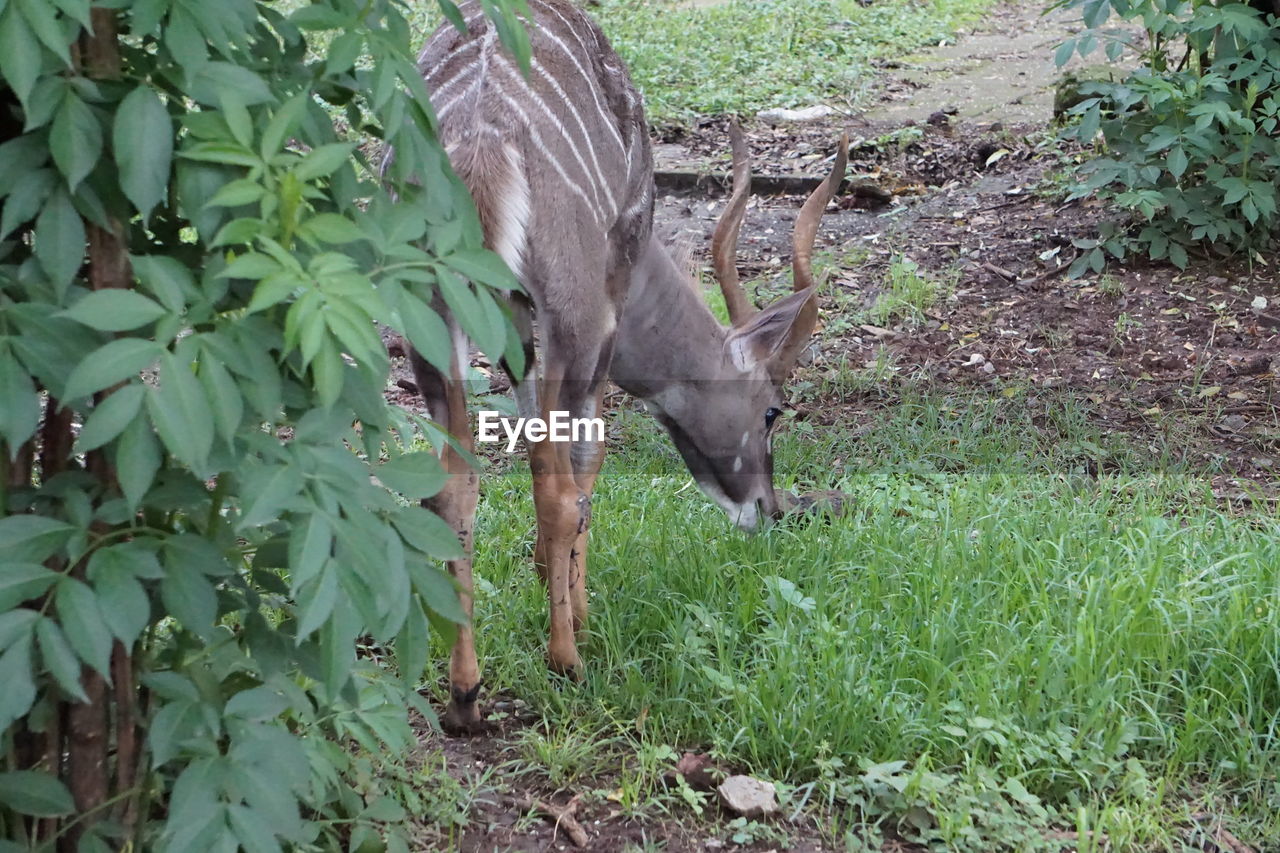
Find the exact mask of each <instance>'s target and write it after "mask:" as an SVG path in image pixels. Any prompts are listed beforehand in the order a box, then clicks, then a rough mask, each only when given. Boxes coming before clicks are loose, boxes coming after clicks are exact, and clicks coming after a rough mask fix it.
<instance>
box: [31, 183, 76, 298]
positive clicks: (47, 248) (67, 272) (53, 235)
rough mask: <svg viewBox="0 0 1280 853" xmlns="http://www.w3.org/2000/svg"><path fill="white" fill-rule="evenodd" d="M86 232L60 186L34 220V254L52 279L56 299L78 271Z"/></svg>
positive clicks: (68, 197)
mask: <svg viewBox="0 0 1280 853" xmlns="http://www.w3.org/2000/svg"><path fill="white" fill-rule="evenodd" d="M84 246H85V234H84V223H83V222H82V221H80V214H79V213H77V212H76V209H75V206H74V205H73V204H72V203H71V197H70V196H69V195H67V192H66V190H64V189H62V188H59V189H58V190H57V191H56V192H55V193H54V194H53V195H52V196H50V197H49V201H48V202H46V203H45V206H44V210H43V211H41V212H40V218H39V219H37V220H36V258H37V259H38V260H39V261H40V266H41V267H42V268H43V269H44V271H45V274H46V275H48V276H49V280H50V281H51V282H52V283H53V286H54V289H55V290H56V291H57V293H58V297H59V299H61V298H62V295H63V294H64V293H66V291H67V285H69V284H71V280H72V279H73V278H75V276H76V273H77V272H79V271H80V264H81V262H82V261H83V260H84Z"/></svg>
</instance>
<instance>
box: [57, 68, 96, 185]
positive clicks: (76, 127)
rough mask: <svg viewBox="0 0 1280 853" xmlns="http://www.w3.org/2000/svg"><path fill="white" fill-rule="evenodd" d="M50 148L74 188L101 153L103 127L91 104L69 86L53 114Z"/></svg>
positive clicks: (68, 183) (61, 170)
mask: <svg viewBox="0 0 1280 853" xmlns="http://www.w3.org/2000/svg"><path fill="white" fill-rule="evenodd" d="M49 151H50V153H52V154H53V162H54V163H55V164H57V166H58V171H60V172H62V174H63V175H64V176H65V177H66V179H67V186H68V187H70V188H71V189H72V190H74V189H75V188H76V187H77V186H79V184H80V182H81V181H83V180H84V179H85V177H86V176H88V174H89V172H90V171H92V170H93V167H94V165H95V164H96V163H97V162H98V160H99V159H100V158H101V157H102V128H101V126H99V124H98V117H97V116H95V115H94V114H93V110H91V109H89V105H88V104H86V103H85V102H84V101H82V100H80V98H79V97H78V96H77V95H76V93H75V90H74V89H71V88H68V89H67V93H66V95H65V97H64V98H63V99H62V106H61V107H59V108H58V112H57V114H56V115H55V116H54V117H53V127H52V128H51V129H50V134H49Z"/></svg>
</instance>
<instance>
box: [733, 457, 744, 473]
mask: <svg viewBox="0 0 1280 853" xmlns="http://www.w3.org/2000/svg"><path fill="white" fill-rule="evenodd" d="M741 470H742V457H741V456H735V457H733V473H735V474H736V473H738V472H739V471H741Z"/></svg>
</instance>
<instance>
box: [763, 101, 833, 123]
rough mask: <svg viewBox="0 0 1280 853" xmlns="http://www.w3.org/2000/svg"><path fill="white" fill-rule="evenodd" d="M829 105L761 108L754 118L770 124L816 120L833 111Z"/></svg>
mask: <svg viewBox="0 0 1280 853" xmlns="http://www.w3.org/2000/svg"><path fill="white" fill-rule="evenodd" d="M834 112H835V110H833V109H832V108H831V107H828V106H826V105H825V104H818V105H816V106H812V107H805V108H804V109H800V110H788V109H781V108H780V109H773V110H761V111H760V112H758V113H756V118H758V119H760V120H761V121H767V122H769V123H770V124H783V123H785V122H804V121H817V120H818V119H820V118H826V117H827V116H829V115H831V114H832V113H834Z"/></svg>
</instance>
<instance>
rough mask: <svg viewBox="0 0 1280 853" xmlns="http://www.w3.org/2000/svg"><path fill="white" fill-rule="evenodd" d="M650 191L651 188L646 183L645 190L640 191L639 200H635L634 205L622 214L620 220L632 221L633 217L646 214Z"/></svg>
mask: <svg viewBox="0 0 1280 853" xmlns="http://www.w3.org/2000/svg"><path fill="white" fill-rule="evenodd" d="M650 189H651V188H650V186H649V184H648V183H647V182H646V183H645V185H644V189H643V190H641V191H640V196H639V198H637V199H636V200H635V203H634V204H632V205H631V206H630V207H628V208H627V209H626V210H624V211H623V212H622V216H620V217H619V219H630V218H631V217H633V216H637V215H639V214H640V213H642V212H644V209H645V208H646V207H648V206H649V192H650Z"/></svg>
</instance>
